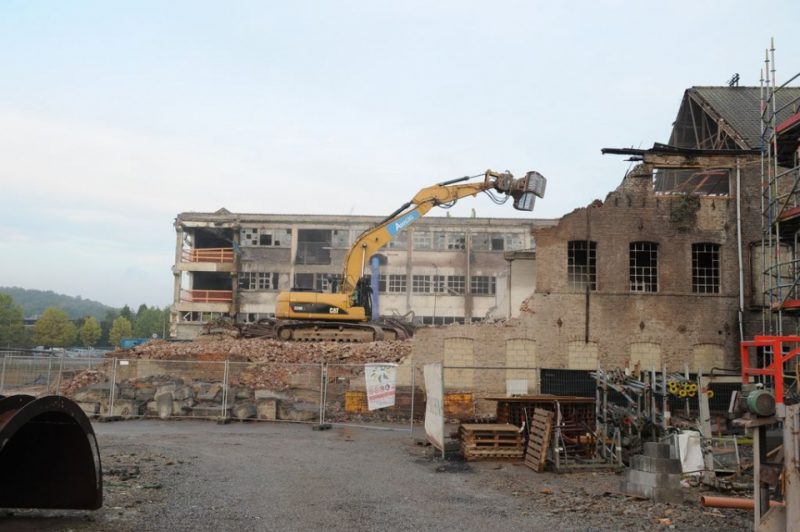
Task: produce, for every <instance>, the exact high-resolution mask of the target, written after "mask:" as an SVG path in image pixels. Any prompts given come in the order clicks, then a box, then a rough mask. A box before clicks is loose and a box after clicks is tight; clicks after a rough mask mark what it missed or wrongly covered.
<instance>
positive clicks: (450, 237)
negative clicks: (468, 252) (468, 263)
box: [447, 233, 465, 249]
mask: <svg viewBox="0 0 800 532" xmlns="http://www.w3.org/2000/svg"><path fill="white" fill-rule="evenodd" d="M464 247H465V246H464V233H447V249H464Z"/></svg>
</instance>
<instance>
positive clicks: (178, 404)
mask: <svg viewBox="0 0 800 532" xmlns="http://www.w3.org/2000/svg"><path fill="white" fill-rule="evenodd" d="M193 404H194V400H193V399H184V400H183V401H176V400H174V399H173V400H172V415H173V416H185V415H187V414H188V413H189V412H191V410H192V405H193Z"/></svg>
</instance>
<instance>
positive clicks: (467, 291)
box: [464, 230, 472, 323]
mask: <svg viewBox="0 0 800 532" xmlns="http://www.w3.org/2000/svg"><path fill="white" fill-rule="evenodd" d="M464 255H465V256H464V263H465V268H464V322H465V323H469V321H470V320H471V319H472V283H471V282H470V280H471V279H472V259H471V255H472V233H470V232H469V231H467V230H465V231H464Z"/></svg>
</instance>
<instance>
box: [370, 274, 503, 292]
mask: <svg viewBox="0 0 800 532" xmlns="http://www.w3.org/2000/svg"><path fill="white" fill-rule="evenodd" d="M367 277H368V278H369V276H367ZM465 288H466V277H465V276H463V275H412V276H411V292H412V293H413V294H422V295H425V294H445V295H463V294H464V290H465ZM378 291H379V292H388V293H397V292H403V293H404V292H407V291H408V281H407V277H406V276H405V275H403V274H400V275H381V277H380V279H379V280H378ZM470 292H471V293H472V294H473V295H485V296H490V295H494V294H495V293H496V292H497V279H496V278H495V277H492V276H488V275H474V276H472V277H470Z"/></svg>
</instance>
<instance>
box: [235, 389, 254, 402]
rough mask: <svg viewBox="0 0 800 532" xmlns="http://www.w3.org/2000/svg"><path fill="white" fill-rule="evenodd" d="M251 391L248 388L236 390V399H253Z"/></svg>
mask: <svg viewBox="0 0 800 532" xmlns="http://www.w3.org/2000/svg"><path fill="white" fill-rule="evenodd" d="M253 397H254V395H253V390H251V389H250V388H237V389H236V399H253Z"/></svg>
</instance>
